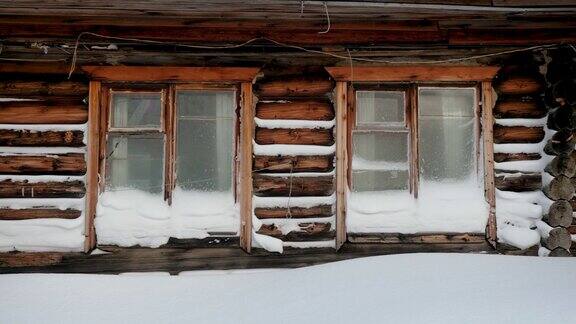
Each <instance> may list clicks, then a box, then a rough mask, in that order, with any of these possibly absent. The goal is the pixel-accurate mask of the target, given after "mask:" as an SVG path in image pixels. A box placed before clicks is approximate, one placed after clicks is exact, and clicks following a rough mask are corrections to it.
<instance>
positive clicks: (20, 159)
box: [0, 153, 86, 175]
mask: <svg viewBox="0 0 576 324" xmlns="http://www.w3.org/2000/svg"><path fill="white" fill-rule="evenodd" d="M85 173H86V161H85V160H84V154H81V153H68V154H57V155H54V154H50V155H4V156H0V174H64V175H82V174H85Z"/></svg>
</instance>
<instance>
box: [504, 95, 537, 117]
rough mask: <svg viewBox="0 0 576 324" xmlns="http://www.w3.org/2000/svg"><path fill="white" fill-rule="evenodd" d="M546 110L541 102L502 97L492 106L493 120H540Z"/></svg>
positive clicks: (530, 99)
mask: <svg viewBox="0 0 576 324" xmlns="http://www.w3.org/2000/svg"><path fill="white" fill-rule="evenodd" d="M546 114H547V110H546V107H545V106H544V103H543V102H542V101H541V100H538V99H533V98H528V99H526V98H525V97H503V98H501V99H498V101H497V102H496V105H495V106H494V117H495V118H542V117H544V116H546Z"/></svg>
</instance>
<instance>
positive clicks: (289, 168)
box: [254, 155, 334, 173]
mask: <svg viewBox="0 0 576 324" xmlns="http://www.w3.org/2000/svg"><path fill="white" fill-rule="evenodd" d="M333 169H334V155H308V156H306V155H303V156H294V155H293V156H256V157H254V171H255V172H258V171H264V172H284V173H288V172H329V171H332V170H333Z"/></svg>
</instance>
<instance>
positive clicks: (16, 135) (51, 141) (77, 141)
mask: <svg viewBox="0 0 576 324" xmlns="http://www.w3.org/2000/svg"><path fill="white" fill-rule="evenodd" d="M83 140H84V132H83V131H39V132H37V131H30V130H13V129H0V145H3V146H73V147H79V146H84V142H83Z"/></svg>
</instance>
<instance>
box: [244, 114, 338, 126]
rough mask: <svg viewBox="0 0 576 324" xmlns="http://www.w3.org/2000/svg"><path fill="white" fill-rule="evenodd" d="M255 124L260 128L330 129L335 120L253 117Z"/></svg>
mask: <svg viewBox="0 0 576 324" xmlns="http://www.w3.org/2000/svg"><path fill="white" fill-rule="evenodd" d="M254 121H255V122H256V126H258V127H262V128H292V129H294V128H310V129H315V128H322V129H330V128H332V127H334V125H336V120H335V119H332V120H301V119H261V118H257V117H255V118H254Z"/></svg>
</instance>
